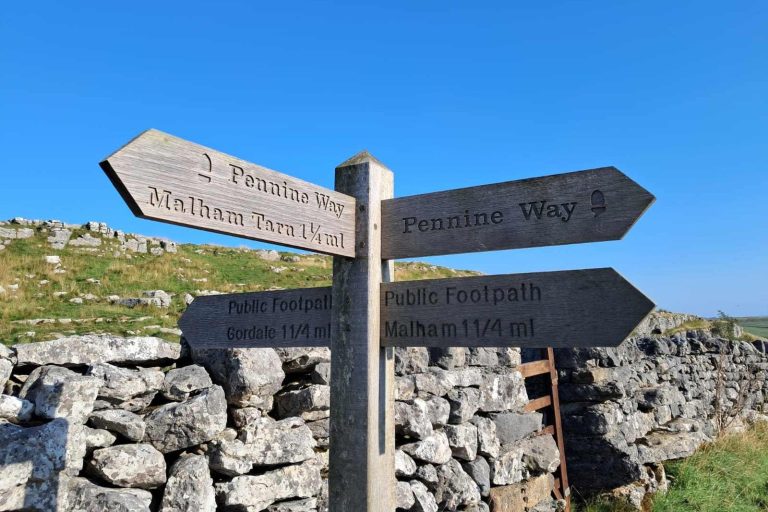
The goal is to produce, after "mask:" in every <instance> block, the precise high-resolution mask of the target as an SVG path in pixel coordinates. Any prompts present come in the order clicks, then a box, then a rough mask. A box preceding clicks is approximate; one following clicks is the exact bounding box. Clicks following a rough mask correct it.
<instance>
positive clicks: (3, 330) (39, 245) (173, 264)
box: [0, 228, 477, 345]
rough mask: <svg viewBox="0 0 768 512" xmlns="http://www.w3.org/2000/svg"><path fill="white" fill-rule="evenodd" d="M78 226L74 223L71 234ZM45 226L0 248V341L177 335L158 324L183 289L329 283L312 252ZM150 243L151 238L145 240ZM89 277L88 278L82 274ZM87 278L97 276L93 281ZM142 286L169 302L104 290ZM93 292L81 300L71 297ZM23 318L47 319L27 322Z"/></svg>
mask: <svg viewBox="0 0 768 512" xmlns="http://www.w3.org/2000/svg"><path fill="white" fill-rule="evenodd" d="M82 233H84V231H83V230H76V231H75V232H74V233H73V235H72V239H75V238H76V237H77V236H78V235H80V234H82ZM49 234H50V233H47V232H46V231H45V230H44V229H43V228H36V231H35V235H34V236H33V237H31V238H27V239H21V240H12V241H11V242H10V243H9V245H8V246H7V247H6V248H5V249H4V250H2V251H0V286H2V287H3V288H5V290H6V293H4V294H0V342H1V343H3V344H6V345H11V344H14V343H21V342H28V341H42V340H46V339H51V338H54V337H58V336H62V335H73V334H85V333H114V334H120V335H136V334H141V335H153V334H157V335H159V336H161V337H164V338H166V339H168V340H172V341H173V340H178V336H176V335H174V334H171V333H167V332H162V331H161V330H160V329H171V328H175V327H176V325H177V322H178V319H179V317H180V316H181V313H182V312H183V311H184V309H185V308H186V305H185V303H184V300H183V297H184V295H185V294H187V293H189V294H191V295H193V296H194V295H197V293H196V292H197V291H201V290H215V291H218V292H223V293H237V292H249V291H262V290H269V289H279V288H286V289H288V288H312V287H317V286H329V285H330V284H331V274H332V270H333V260H332V258H331V257H329V256H322V255H317V254H303V255H297V254H293V253H288V252H281V253H280V255H281V259H280V260H278V261H266V260H264V259H262V258H261V257H259V255H258V254H257V253H255V252H254V251H252V250H249V249H243V248H234V247H221V246H212V245H192V244H185V245H180V246H179V247H178V252H176V253H164V254H162V255H159V256H155V255H152V254H136V253H131V252H127V253H126V252H122V251H120V242H118V241H117V240H116V239H114V238H108V237H102V235H99V234H98V233H90V234H91V236H93V237H97V238H101V241H102V243H101V245H100V246H98V247H94V248H91V247H75V246H72V245H68V246H67V247H66V248H64V249H62V250H55V249H52V248H51V247H50V245H49V244H48V242H47V241H46V237H47V236H48V235H49ZM150 247H152V246H150ZM49 255H58V256H59V257H60V258H61V262H62V268H63V269H64V270H65V271H66V272H65V273H57V272H56V271H55V270H56V267H55V266H54V265H49V264H47V263H45V260H44V257H45V256H49ZM467 275H477V273H476V272H470V271H455V270H452V269H448V268H444V267H437V266H432V265H428V264H425V263H418V262H404V263H397V264H396V265H395V277H396V279H397V280H398V281H400V280H415V279H429V278H440V277H459V276H467ZM89 279H91V281H89ZM93 280H98V282H94V281H93ZM146 290H164V291H166V292H168V293H170V294H173V295H174V297H173V301H172V304H171V307H170V308H168V309H160V308H154V307H144V308H133V309H130V308H127V307H124V306H117V305H112V304H110V303H109V301H108V300H107V297H108V296H110V295H117V296H119V297H122V298H126V297H140V296H141V294H142V292H144V291H146ZM86 294H90V295H92V296H94V298H92V299H90V300H84V301H83V303H82V304H73V303H72V302H70V300H71V299H73V298H76V297H81V296H84V295H86ZM30 319H47V320H51V319H52V320H54V321H53V322H47V323H40V324H37V325H28V324H25V323H19V321H25V320H30Z"/></svg>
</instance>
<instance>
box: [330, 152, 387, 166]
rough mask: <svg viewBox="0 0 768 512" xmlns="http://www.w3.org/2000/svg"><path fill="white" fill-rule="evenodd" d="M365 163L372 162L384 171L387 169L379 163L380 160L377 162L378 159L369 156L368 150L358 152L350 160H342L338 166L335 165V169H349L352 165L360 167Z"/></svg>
mask: <svg viewBox="0 0 768 512" xmlns="http://www.w3.org/2000/svg"><path fill="white" fill-rule="evenodd" d="M366 162H373V163H376V164H378V165H380V166H382V167H384V168H386V169H389V167H387V166H386V165H384V164H383V163H382V162H381V160H379V159H378V158H376V157H375V156H373V155H372V154H370V153H369V152H368V150H366V149H364V150H362V151H360V152H359V153H358V154H356V155H355V156H353V157H351V158H348V159H347V160H344V161H343V162H341V163H340V164H339V165H337V166H336V168H337V169H338V168H340V167H351V166H353V165H360V164H364V163H366Z"/></svg>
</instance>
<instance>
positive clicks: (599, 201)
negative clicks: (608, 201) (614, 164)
mask: <svg viewBox="0 0 768 512" xmlns="http://www.w3.org/2000/svg"><path fill="white" fill-rule="evenodd" d="M604 211H605V195H603V193H602V192H600V191H599V190H595V191H594V192H592V214H593V215H594V216H595V217H597V216H599V215H600V214H602V213H603V212H604Z"/></svg>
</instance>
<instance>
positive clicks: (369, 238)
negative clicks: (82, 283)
mask: <svg viewBox="0 0 768 512" xmlns="http://www.w3.org/2000/svg"><path fill="white" fill-rule="evenodd" d="M101 167H102V169H103V170H104V171H105V172H106V173H107V175H108V176H109V178H110V179H111V180H112V182H113V184H114V185H115V187H116V188H117V189H118V191H119V192H120V194H121V195H122V196H123V198H124V199H125V201H126V202H127V203H128V205H129V206H130V207H131V209H132V210H133V212H134V213H135V214H136V215H138V216H141V217H146V218H151V219H156V220H161V221H164V222H171V223H174V224H181V225H185V226H190V227H195V228H199V229H205V230H209V231H216V232H221V233H228V234H232V235H235V236H241V237H245V238H252V239H256V240H264V241H268V242H274V243H279V244H283V245H288V246H291V247H300V248H304V249H310V250H313V251H317V252H323V253H328V254H333V255H335V256H336V257H334V262H333V286H332V287H330V288H327V287H326V288H312V289H299V290H283V291H274V292H255V293H246V294H234V295H220V296H207V297H198V298H196V299H195V300H194V302H193V303H192V304H191V305H190V307H189V308H188V310H187V311H186V312H185V314H184V316H183V317H182V319H181V321H180V326H181V328H182V331H183V333H184V336H185V337H186V338H187V340H188V341H189V343H190V344H192V345H193V346H196V347H205V348H215V347H235V346H239V347H257V346H258V347H285V346H313V345H327V346H330V347H331V372H332V373H331V418H330V437H331V444H330V467H329V496H330V502H329V508H330V510H332V511H333V512H353V511H354V512H362V511H366V512H392V511H393V510H394V509H395V492H394V491H395V472H394V450H395V441H394V347H396V346H436V347H453V346H526V347H542V346H547V347H552V346H558V347H574V346H615V345H618V344H619V343H621V341H623V340H624V338H625V337H626V336H627V335H628V334H629V333H630V332H631V330H632V329H633V328H634V327H635V326H636V325H637V324H638V323H639V322H640V321H641V320H642V319H643V318H644V317H645V315H646V314H647V313H649V312H650V311H651V310H652V308H653V303H652V302H651V301H650V300H649V299H647V298H646V297H645V296H644V295H642V294H641V293H640V292H639V291H637V290H636V289H635V288H634V287H632V286H631V285H630V284H629V283H628V282H627V281H626V280H624V279H623V278H622V277H621V276H620V275H619V274H617V273H616V272H615V271H614V270H613V269H608V268H603V269H591V270H572V271H561V272H542V273H532V274H509V275H500V276H482V277H463V278H452V279H435V280H429V281H412V282H401V283H392V282H391V281H392V280H393V276H394V267H393V262H392V261H391V260H392V259H395V258H404V257H415V256H426V255H432V254H449V253H459V252H474V251H488V250H496V249H512V248H522V247H534V246H545V245H559V244H571V243H583V242H594V241H602V240H614V239H618V238H621V237H622V236H623V235H624V234H625V233H626V232H627V231H628V230H629V228H630V227H631V226H632V225H633V224H634V222H635V221H636V220H637V218H638V217H639V216H640V215H642V213H643V212H644V211H645V210H646V209H647V208H648V206H649V205H650V204H651V203H652V202H653V200H654V199H653V196H652V195H650V194H649V193H648V192H647V191H646V190H644V189H643V188H642V187H640V186H639V185H637V184H636V183H634V182H633V181H632V180H630V179H629V178H627V177H626V176H625V175H624V174H622V173H621V172H619V171H618V170H617V169H615V168H613V167H606V168H602V169H593V170H589V171H581V172H575V173H568V174H559V175H553V176H546V177H543V178H533V179H528V180H520V181H511V182H507V183H500V184H496V185H485V186H481V187H473V188H467V189H459V190H452V191H445V192H437V193H434V194H424V195H420V196H411V197H404V198H398V199H394V198H393V197H392V195H393V174H392V172H391V171H390V170H389V169H387V168H386V167H385V166H384V165H383V164H381V163H380V162H379V161H378V160H376V159H375V158H373V157H372V156H371V155H369V154H367V153H361V154H359V155H356V156H355V157H353V158H351V159H350V160H348V161H346V162H344V163H343V164H341V165H340V166H339V167H337V168H336V187H335V188H336V190H335V191H330V190H326V189H323V188H321V187H318V186H316V185H312V184H310V183H307V182H304V181H301V180H298V179H296V178H292V177H290V176H286V175H283V174H280V173H277V172H275V171H271V170H269V169H266V168H264V167H261V166H258V165H255V164H251V163H248V162H245V161H243V160H240V159H237V158H235V157H231V156H228V155H224V154H222V153H218V152H216V151H213V150H210V149H208V148H205V147H203V146H199V145H197V144H193V143H191V142H187V141H184V140H181V139H178V138H176V137H173V136H171V135H167V134H164V133H162V132H158V131H156V130H149V131H147V132H144V133H143V134H141V135H139V136H138V137H137V138H136V139H134V140H133V141H131V142H130V143H128V144H127V145H126V146H124V147H123V148H122V149H120V150H118V151H117V152H115V153H114V154H113V155H111V156H110V157H108V158H107V159H106V160H105V161H104V162H102V163H101Z"/></svg>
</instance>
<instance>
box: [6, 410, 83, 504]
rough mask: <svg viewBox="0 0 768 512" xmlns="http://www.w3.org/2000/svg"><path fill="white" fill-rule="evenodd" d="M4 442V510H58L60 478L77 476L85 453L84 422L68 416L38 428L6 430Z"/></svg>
mask: <svg viewBox="0 0 768 512" xmlns="http://www.w3.org/2000/svg"><path fill="white" fill-rule="evenodd" d="M2 439H3V442H2V443H0V507H2V510H38V511H48V510H56V509H57V507H58V505H59V504H60V503H61V496H60V495H59V493H58V487H59V485H60V481H61V480H62V479H63V478H64V477H65V476H67V475H77V473H78V472H79V471H80V470H81V469H82V466H83V457H84V456H85V448H86V444H85V434H84V431H83V427H82V425H77V424H70V422H69V421H67V420H66V419H64V418H58V419H54V420H53V421H51V422H49V423H46V424H45V425H41V426H38V427H30V428H20V427H14V428H13V430H10V429H5V431H4V432H3V433H2Z"/></svg>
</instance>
